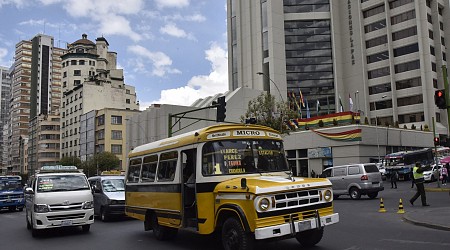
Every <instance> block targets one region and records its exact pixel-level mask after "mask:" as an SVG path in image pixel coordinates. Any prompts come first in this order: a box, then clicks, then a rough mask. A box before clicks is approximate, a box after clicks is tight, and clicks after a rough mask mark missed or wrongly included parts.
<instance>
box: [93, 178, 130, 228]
mask: <svg viewBox="0 0 450 250" xmlns="http://www.w3.org/2000/svg"><path fill="white" fill-rule="evenodd" d="M119 173H120V172H119ZM88 181H89V184H90V185H91V187H92V190H94V214H95V215H96V216H99V217H100V220H102V221H108V220H109V219H110V218H111V217H113V216H125V176H124V175H106V174H103V173H102V175H100V176H94V177H90V178H89V179H88Z"/></svg>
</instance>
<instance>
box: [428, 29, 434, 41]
mask: <svg viewBox="0 0 450 250" xmlns="http://www.w3.org/2000/svg"><path fill="white" fill-rule="evenodd" d="M428 37H429V38H430V39H434V34H433V31H431V30H428Z"/></svg>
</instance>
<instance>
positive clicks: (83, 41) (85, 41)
mask: <svg viewBox="0 0 450 250" xmlns="http://www.w3.org/2000/svg"><path fill="white" fill-rule="evenodd" d="M76 44H84V45H95V43H94V42H92V41H91V40H89V39H87V35H86V34H83V35H81V39H79V40H76V41H75V42H73V43H72V45H76Z"/></svg>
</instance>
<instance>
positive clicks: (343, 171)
mask: <svg viewBox="0 0 450 250" xmlns="http://www.w3.org/2000/svg"><path fill="white" fill-rule="evenodd" d="M346 176H347V166H342V167H335V168H333V176H332V177H330V178H329V179H330V181H331V183H333V191H335V192H336V193H338V194H341V193H342V192H346V191H347V185H346V181H345V178H346Z"/></svg>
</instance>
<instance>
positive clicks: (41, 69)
mask: <svg viewBox="0 0 450 250" xmlns="http://www.w3.org/2000/svg"><path fill="white" fill-rule="evenodd" d="M53 44H54V41H53V37H51V36H48V35H43V34H39V35H36V36H35V37H34V38H32V39H31V40H30V41H25V40H24V41H21V42H19V43H18V44H16V51H15V57H14V67H13V72H12V75H13V77H12V86H11V102H10V116H9V128H8V131H9V135H8V163H7V164H8V167H10V168H11V171H12V173H15V174H18V173H21V172H23V170H21V169H23V167H22V168H21V166H20V164H21V162H24V159H20V156H21V155H28V154H21V153H20V145H19V144H20V140H19V139H20V138H23V139H24V138H27V139H28V133H29V131H28V129H29V122H30V119H32V118H34V117H36V116H37V115H47V114H54V115H57V114H59V106H60V102H61V57H60V56H61V55H62V54H63V53H64V49H61V48H57V47H54V45H53ZM31 141H34V140H31ZM29 150H31V151H30V155H33V154H34V151H35V148H34V146H31V147H30V148H29Z"/></svg>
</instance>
